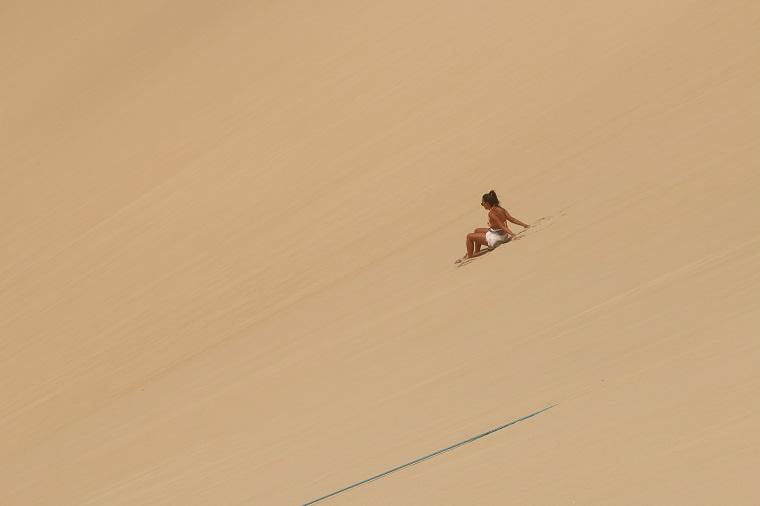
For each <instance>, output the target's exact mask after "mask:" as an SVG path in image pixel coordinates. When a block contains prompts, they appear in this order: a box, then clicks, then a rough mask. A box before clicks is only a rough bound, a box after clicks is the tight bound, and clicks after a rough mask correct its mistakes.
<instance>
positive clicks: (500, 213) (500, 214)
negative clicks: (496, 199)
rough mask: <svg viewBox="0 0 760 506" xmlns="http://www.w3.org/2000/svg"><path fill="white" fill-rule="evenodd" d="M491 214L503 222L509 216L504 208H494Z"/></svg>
mask: <svg viewBox="0 0 760 506" xmlns="http://www.w3.org/2000/svg"><path fill="white" fill-rule="evenodd" d="M489 214H491V216H494V217H495V218H501V219H502V220H503V219H504V218H506V217H507V216H509V213H508V212H507V210H506V209H504V208H503V207H492V208H491V210H490V211H489Z"/></svg>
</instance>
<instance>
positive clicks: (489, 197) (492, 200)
mask: <svg viewBox="0 0 760 506" xmlns="http://www.w3.org/2000/svg"><path fill="white" fill-rule="evenodd" d="M483 202H485V203H487V204H490V205H491V206H494V207H496V206H498V205H499V197H497V196H496V192H495V191H493V190H491V191H490V192H488V193H486V194H484V195H483Z"/></svg>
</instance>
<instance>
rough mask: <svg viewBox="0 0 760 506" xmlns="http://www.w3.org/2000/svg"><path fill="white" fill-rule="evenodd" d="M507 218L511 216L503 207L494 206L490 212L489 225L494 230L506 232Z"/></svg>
mask: <svg viewBox="0 0 760 506" xmlns="http://www.w3.org/2000/svg"><path fill="white" fill-rule="evenodd" d="M507 216H509V215H508V214H507V211H506V210H505V209H504V208H503V207H499V206H494V207H492V208H491V209H490V210H489V211H488V224H489V225H490V226H491V228H492V229H494V230H504V226H505V223H506V221H507Z"/></svg>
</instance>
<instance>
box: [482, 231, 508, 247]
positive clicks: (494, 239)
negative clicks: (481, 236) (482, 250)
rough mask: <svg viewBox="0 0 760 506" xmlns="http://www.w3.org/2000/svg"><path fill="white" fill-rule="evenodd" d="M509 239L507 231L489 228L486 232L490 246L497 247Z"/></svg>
mask: <svg viewBox="0 0 760 506" xmlns="http://www.w3.org/2000/svg"><path fill="white" fill-rule="evenodd" d="M508 240H509V236H508V235H507V233H506V232H504V233H502V234H500V233H498V232H494V231H493V230H489V231H488V232H486V242H487V243H488V247H489V248H495V247H496V246H498V245H499V244H503V243H505V242H507V241H508Z"/></svg>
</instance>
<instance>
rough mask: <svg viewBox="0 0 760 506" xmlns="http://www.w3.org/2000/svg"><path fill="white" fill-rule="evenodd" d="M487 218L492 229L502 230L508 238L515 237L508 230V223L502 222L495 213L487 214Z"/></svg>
mask: <svg viewBox="0 0 760 506" xmlns="http://www.w3.org/2000/svg"><path fill="white" fill-rule="evenodd" d="M488 218H489V222H490V225H491V226H492V227H493V228H496V229H499V228H500V229H502V230H504V231H505V232H506V233H507V234H509V235H510V236H515V235H517V234H515V233H514V232H512V230H510V228H509V222H508V221H506V220H502V219H501V218H500V217H499V215H498V214H497V213H495V212H494V211H493V210H492V211H490V212H489V213H488Z"/></svg>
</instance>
